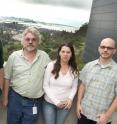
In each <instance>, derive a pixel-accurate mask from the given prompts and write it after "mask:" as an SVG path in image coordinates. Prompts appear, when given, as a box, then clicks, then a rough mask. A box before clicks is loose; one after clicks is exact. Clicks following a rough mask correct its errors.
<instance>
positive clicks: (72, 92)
mask: <svg viewBox="0 0 117 124" xmlns="http://www.w3.org/2000/svg"><path fill="white" fill-rule="evenodd" d="M77 88H78V77H76V78H74V80H73V85H72V87H71V92H70V95H69V98H70V99H71V100H73V98H74V96H75V94H76V91H77Z"/></svg>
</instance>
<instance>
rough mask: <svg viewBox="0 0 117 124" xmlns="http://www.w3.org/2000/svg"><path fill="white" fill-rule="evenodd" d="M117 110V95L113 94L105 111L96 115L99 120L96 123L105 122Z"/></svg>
mask: <svg viewBox="0 0 117 124" xmlns="http://www.w3.org/2000/svg"><path fill="white" fill-rule="evenodd" d="M116 110H117V95H116V96H115V98H114V100H113V102H112V104H111V106H110V107H109V109H108V110H107V111H106V112H105V113H100V114H99V115H98V117H99V121H98V122H97V124H100V123H101V124H107V122H108V120H109V119H110V118H111V116H112V114H113V113H114V112H115V111H116Z"/></svg>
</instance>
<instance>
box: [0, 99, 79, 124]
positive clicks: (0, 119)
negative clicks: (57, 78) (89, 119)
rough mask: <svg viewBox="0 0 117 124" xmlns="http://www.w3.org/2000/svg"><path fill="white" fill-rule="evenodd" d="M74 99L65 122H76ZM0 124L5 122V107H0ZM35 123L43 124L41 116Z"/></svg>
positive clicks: (74, 123)
mask: <svg viewBox="0 0 117 124" xmlns="http://www.w3.org/2000/svg"><path fill="white" fill-rule="evenodd" d="M75 104H76V100H74V102H73V106H72V109H71V111H70V113H69V116H68V117H67V119H66V122H65V124H77V117H76V105H75ZM0 124H6V109H5V108H2V107H0ZM37 124H43V120H42V116H41V117H40V118H39V121H38V123H37Z"/></svg>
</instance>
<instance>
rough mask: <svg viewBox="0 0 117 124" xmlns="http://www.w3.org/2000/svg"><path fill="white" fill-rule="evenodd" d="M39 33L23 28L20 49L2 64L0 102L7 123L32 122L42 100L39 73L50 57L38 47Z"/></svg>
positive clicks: (33, 122) (42, 73)
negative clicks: (2, 89)
mask: <svg viewBox="0 0 117 124" xmlns="http://www.w3.org/2000/svg"><path fill="white" fill-rule="evenodd" d="M40 41H41V39H40V33H39V32H38V30H37V29H36V28H34V27H28V28H27V29H25V30H24V32H23V38H22V42H21V43H22V46H23V49H22V50H18V51H15V52H13V53H12V54H11V55H10V56H9V58H8V61H7V63H6V65H5V86H4V95H3V105H4V106H8V110H7V124H36V122H37V119H38V114H39V112H40V109H41V104H42V101H43V94H44V92H43V88H42V82H43V76H44V72H45V68H46V65H47V64H48V62H49V61H50V58H49V56H48V55H47V53H45V52H44V51H41V50H38V44H39V42H40Z"/></svg>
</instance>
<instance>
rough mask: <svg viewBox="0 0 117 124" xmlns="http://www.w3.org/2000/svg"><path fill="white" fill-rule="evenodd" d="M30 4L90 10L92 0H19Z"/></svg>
mask: <svg viewBox="0 0 117 124" xmlns="http://www.w3.org/2000/svg"><path fill="white" fill-rule="evenodd" d="M20 1H23V2H26V3H32V4H50V5H57V6H68V7H73V8H74V7H75V8H83V9H90V8H91V4H92V0H20Z"/></svg>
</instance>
